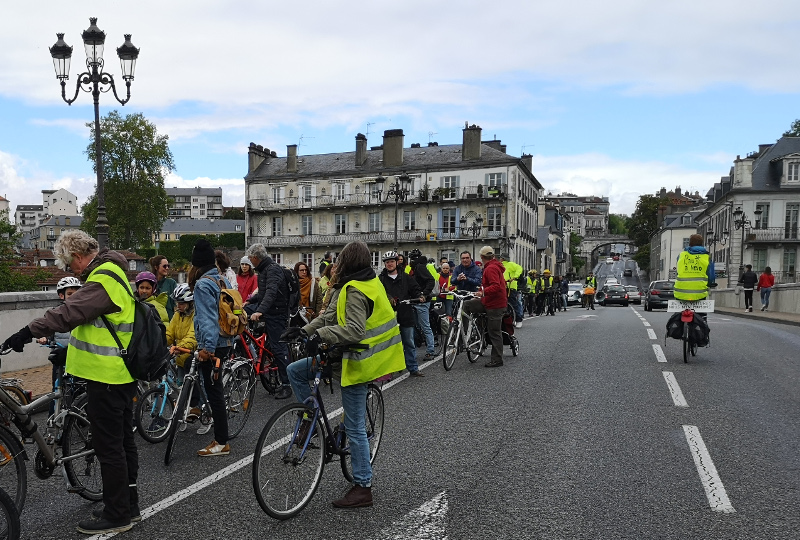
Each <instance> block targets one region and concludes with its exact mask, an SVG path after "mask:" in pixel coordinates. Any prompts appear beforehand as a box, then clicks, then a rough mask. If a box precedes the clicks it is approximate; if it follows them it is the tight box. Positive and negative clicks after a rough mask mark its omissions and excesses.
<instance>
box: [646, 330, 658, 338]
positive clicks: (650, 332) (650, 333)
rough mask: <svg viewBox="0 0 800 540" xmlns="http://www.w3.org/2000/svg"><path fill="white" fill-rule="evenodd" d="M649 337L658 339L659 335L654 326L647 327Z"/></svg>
mask: <svg viewBox="0 0 800 540" xmlns="http://www.w3.org/2000/svg"><path fill="white" fill-rule="evenodd" d="M647 337H649V338H650V339H658V336H656V331H655V330H653V329H652V328H648V329H647Z"/></svg>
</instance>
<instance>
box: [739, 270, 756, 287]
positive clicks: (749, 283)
mask: <svg viewBox="0 0 800 540" xmlns="http://www.w3.org/2000/svg"><path fill="white" fill-rule="evenodd" d="M757 283H758V276H757V275H756V273H755V272H753V271H752V270H750V271H749V272H745V273H744V274H742V277H740V278H739V285H741V286H742V287H744V288H745V289H754V288H755V286H756V284H757Z"/></svg>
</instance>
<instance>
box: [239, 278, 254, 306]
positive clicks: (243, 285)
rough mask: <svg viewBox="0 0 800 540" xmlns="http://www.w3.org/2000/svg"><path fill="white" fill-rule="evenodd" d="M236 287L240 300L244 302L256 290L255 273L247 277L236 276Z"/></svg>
mask: <svg viewBox="0 0 800 540" xmlns="http://www.w3.org/2000/svg"><path fill="white" fill-rule="evenodd" d="M236 285H237V287H238V288H239V294H241V295H242V300H244V301H245V302H246V301H247V299H248V298H249V297H250V295H251V294H253V291H255V290H256V289H257V288H258V276H256V274H255V272H253V273H251V274H250V275H247V276H243V275H241V274H237V275H236Z"/></svg>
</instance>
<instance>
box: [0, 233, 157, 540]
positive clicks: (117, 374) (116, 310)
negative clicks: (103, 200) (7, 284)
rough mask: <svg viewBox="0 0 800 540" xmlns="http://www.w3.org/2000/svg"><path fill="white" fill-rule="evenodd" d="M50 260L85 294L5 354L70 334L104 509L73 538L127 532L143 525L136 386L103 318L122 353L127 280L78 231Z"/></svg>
mask: <svg viewBox="0 0 800 540" xmlns="http://www.w3.org/2000/svg"><path fill="white" fill-rule="evenodd" d="M53 254H54V255H55V257H56V261H57V263H58V265H59V266H60V267H61V268H66V267H69V268H70V269H71V270H72V272H73V273H74V274H75V275H76V276H79V277H80V279H81V281H83V282H84V284H83V287H81V288H80V289H78V290H77V291H75V293H74V294H73V295H72V296H70V297H69V298H67V299H66V301H65V302H64V304H62V305H61V306H58V307H57V308H54V309H51V310H49V311H47V312H45V314H44V316H43V317H40V318H38V319H34V320H33V321H32V322H31V323H30V324H29V325H28V326H26V327H24V328H23V329H22V330H20V331H19V332H17V333H16V334H14V335H12V336H11V337H9V338H8V339H7V340H6V341H5V343H3V346H2V348H3V349H8V348H11V349H14V350H15V351H18V352H22V349H23V347H24V346H25V344H26V343H28V342H30V340H31V338H33V337H44V336H49V335H51V334H53V333H54V332H67V331H70V330H71V331H72V335H71V336H70V340H69V348H68V349H67V366H66V372H67V373H69V374H70V375H74V376H75V377H80V378H82V379H86V381H87V383H86V395H87V396H88V402H87V405H86V412H87V414H88V416H89V421H90V422H91V424H92V446H93V447H94V450H95V454H96V456H97V460H98V461H99V463H100V470H101V473H102V477H103V502H104V503H105V506H104V507H103V508H97V509H95V511H94V512H92V514H93V515H94V517H95V518H97V519H86V520H83V521H80V522H79V523H78V527H77V530H78V532H81V533H84V534H105V533H117V532H124V531H127V530H128V529H130V528H131V522H132V521H139V520H141V514H140V512H139V496H138V491H137V487H136V482H137V478H138V475H139V454H138V451H137V449H136V441H135V439H134V436H133V398H134V396H135V395H136V381H135V380H134V379H133V377H131V375H130V373H128V369H127V368H126V367H125V363H124V362H123V360H122V357H121V356H120V354H119V348H118V347H117V344H116V342H115V341H114V339H113V338H112V337H111V333H110V332H109V331H108V329H107V328H106V327H105V325H104V324H103V321H102V319H101V318H100V317H101V315H105V316H106V318H107V319H108V321H109V323H110V324H111V325H112V326H113V327H114V328H115V330H116V332H117V335H118V336H119V339H120V341H122V344H123V346H125V347H127V346H128V344H129V343H130V340H131V334H132V330H133V316H134V300H133V291H132V290H131V287H130V283H129V281H128V278H127V276H126V275H125V269H126V268H127V267H128V262H127V261H126V259H125V257H123V256H122V255H121V254H119V253H117V252H116V251H110V250H108V249H107V248H103V249H100V246H99V244H98V243H97V240H95V239H94V238H92V237H91V236H89V235H88V234H86V233H85V232H83V231H81V230H77V229H72V230H69V231H65V232H63V233H62V234H61V236H60V237H59V238H58V240H57V241H56V243H55V246H54V247H53ZM123 284H124V285H123Z"/></svg>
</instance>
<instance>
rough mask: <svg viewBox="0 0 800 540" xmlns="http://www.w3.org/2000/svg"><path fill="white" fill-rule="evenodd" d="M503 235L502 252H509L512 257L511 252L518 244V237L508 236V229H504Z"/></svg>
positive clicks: (501, 241)
mask: <svg viewBox="0 0 800 540" xmlns="http://www.w3.org/2000/svg"><path fill="white" fill-rule="evenodd" d="M503 233H504V234H503V236H502V237H500V251H508V252H509V255H510V254H511V250H512V249H514V244H516V242H517V236H516V235H515V234H512V235H510V236H508V235H507V233H508V227H504V231H503Z"/></svg>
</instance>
